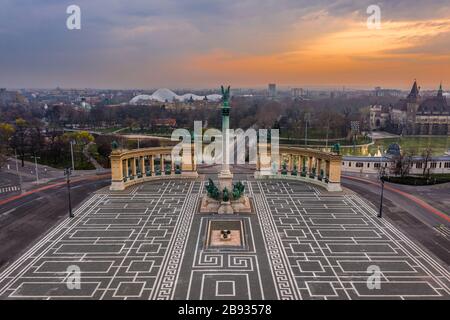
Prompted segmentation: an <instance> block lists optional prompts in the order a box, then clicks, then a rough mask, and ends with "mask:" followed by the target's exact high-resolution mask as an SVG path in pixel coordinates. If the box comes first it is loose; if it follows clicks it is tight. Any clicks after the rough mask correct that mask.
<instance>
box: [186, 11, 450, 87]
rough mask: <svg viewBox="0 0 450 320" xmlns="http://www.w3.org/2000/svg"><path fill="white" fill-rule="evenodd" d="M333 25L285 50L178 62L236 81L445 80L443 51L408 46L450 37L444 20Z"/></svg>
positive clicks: (448, 75)
mask: <svg viewBox="0 0 450 320" xmlns="http://www.w3.org/2000/svg"><path fill="white" fill-rule="evenodd" d="M332 24H336V21H335V20H334V21H333V22H332ZM339 26H340V29H339V30H337V31H335V32H326V33H322V34H320V35H319V36H316V37H310V38H308V39H306V40H305V39H304V41H303V43H301V44H299V45H297V46H296V45H295V42H294V41H292V40H291V41H290V47H291V50H287V51H285V52H279V53H275V54H270V55H242V54H236V53H234V52H230V51H227V50H223V49H216V50H213V51H211V52H208V53H206V54H202V55H196V56H191V57H190V58H189V59H188V62H187V63H185V64H184V66H185V68H188V69H189V70H191V71H192V70H196V72H197V76H200V77H203V78H211V79H212V78H214V77H215V78H217V76H218V75H220V76H221V77H223V78H226V79H230V80H232V81H233V82H237V83H239V85H246V84H250V83H255V81H256V82H258V83H259V84H261V85H262V84H265V83H267V82H270V81H276V82H278V83H280V84H290V85H297V84H299V85H301V84H309V85H314V84H340V85H358V84H367V85H369V86H371V85H380V84H381V85H383V86H395V85H396V84H398V83H399V82H401V83H405V85H409V82H410V81H411V79H413V78H418V79H421V83H422V84H423V85H424V86H427V85H428V86H432V87H434V86H435V85H436V83H437V82H439V81H440V80H441V79H442V80H444V81H446V82H447V83H450V57H449V56H448V55H446V54H440V53H430V52H420V50H413V49H415V48H419V47H423V46H424V45H425V46H426V45H427V44H428V43H430V42H432V41H433V39H436V37H438V36H442V35H450V19H447V20H445V19H441V20H429V21H386V22H383V23H382V28H381V29H380V30H376V29H374V30H370V29H368V28H367V26H366V24H365V23H362V22H356V21H355V20H342V21H341V24H339ZM299 29H301V28H299ZM293 36H294V37H295V35H293ZM299 37H300V36H299ZM410 50H411V52H409V51H410ZM448 50H449V51H450V48H448Z"/></svg>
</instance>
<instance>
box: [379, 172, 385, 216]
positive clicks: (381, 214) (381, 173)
mask: <svg viewBox="0 0 450 320" xmlns="http://www.w3.org/2000/svg"><path fill="white" fill-rule="evenodd" d="M380 182H381V198H380V209H379V211H378V218H382V217H383V196H384V168H380Z"/></svg>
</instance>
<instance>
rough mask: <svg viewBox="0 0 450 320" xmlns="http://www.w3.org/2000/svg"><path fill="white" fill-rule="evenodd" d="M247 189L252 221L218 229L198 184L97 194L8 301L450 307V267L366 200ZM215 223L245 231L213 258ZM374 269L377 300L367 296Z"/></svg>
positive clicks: (10, 280)
mask: <svg viewBox="0 0 450 320" xmlns="http://www.w3.org/2000/svg"><path fill="white" fill-rule="evenodd" d="M245 185H246V192H247V194H248V195H249V197H250V198H251V199H252V200H253V206H254V211H255V214H245V215H233V216H226V215H225V216H224V215H221V216H220V217H218V216H217V215H204V214H198V207H199V202H200V197H201V196H202V195H203V193H204V192H205V191H204V182H201V181H188V180H180V181H174V180H172V181H160V182H155V183H146V184H142V185H138V186H135V187H133V188H132V189H130V190H131V191H127V192H107V191H101V192H98V193H97V194H95V195H93V196H92V197H91V198H90V199H89V200H87V201H86V202H85V203H84V204H83V205H82V206H81V207H80V208H79V209H78V210H77V211H76V212H75V218H73V219H70V220H69V219H66V220H64V221H63V222H62V223H61V224H60V225H59V226H57V227H56V228H54V229H53V230H51V231H50V232H49V233H48V234H47V235H45V236H44V237H43V238H42V239H41V240H40V241H39V242H38V243H37V244H36V245H34V246H33V247H32V248H31V249H30V250H28V251H27V252H26V253H25V254H24V255H23V256H22V257H21V258H19V259H18V260H17V261H15V262H14V263H13V264H11V265H10V266H9V267H8V268H7V269H6V270H4V271H3V273H2V274H0V298H1V299H61V298H63V299H67V298H81V299H196V300H197V299H365V298H371V299H373V298H383V299H426V298H433V299H436V298H442V299H450V290H449V287H450V273H449V271H448V269H447V268H448V266H443V265H441V264H440V263H439V262H438V261H436V260H435V259H434V258H432V257H431V256H430V255H429V254H428V253H427V252H425V251H424V250H423V249H422V248H421V247H419V246H418V245H416V244H415V243H414V242H412V241H411V240H410V239H408V238H407V237H406V236H405V235H404V234H403V233H401V232H400V231H399V230H398V229H396V228H395V227H394V226H393V225H391V224H390V223H389V222H388V221H386V220H385V219H378V218H377V217H376V212H375V211H374V210H373V209H372V208H371V207H370V206H369V205H368V204H367V201H364V200H363V199H361V198H360V197H359V196H357V195H353V194H338V195H336V194H331V193H328V192H325V191H323V190H319V189H317V188H314V187H312V186H310V185H307V184H304V183H301V182H292V181H289V182H288V181H276V180H273V181H264V182H260V181H246V182H245ZM215 219H220V220H227V219H229V220H233V221H239V223H240V224H241V225H242V226H243V230H244V235H243V238H242V239H241V240H242V245H240V246H237V247H227V248H223V249H217V248H214V247H211V246H207V243H206V242H207V228H208V223H209V222H210V221H211V220H215ZM73 266H76V267H77V268H79V271H80V273H79V275H80V287H79V288H69V287H68V282H70V281H71V280H72V279H73V274H72V273H71V272H70V271H68V270H69V269H70V268H71V267H73ZM373 267H375V268H377V271H378V276H379V277H378V278H379V280H380V281H379V289H377V288H374V289H370V288H369V286H368V285H367V280H368V278H369V277H370V276H371V273H368V268H373ZM68 268H69V269H68Z"/></svg>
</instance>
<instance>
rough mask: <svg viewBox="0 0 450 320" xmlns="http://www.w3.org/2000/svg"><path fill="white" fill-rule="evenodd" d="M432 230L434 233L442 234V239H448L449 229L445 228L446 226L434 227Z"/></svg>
mask: <svg viewBox="0 0 450 320" xmlns="http://www.w3.org/2000/svg"><path fill="white" fill-rule="evenodd" d="M434 229H435V230H436V231H438V232H439V233H440V234H442V235H443V236H444V237H446V238H447V237H450V229H449V228H447V227H446V226H444V225H440V226H436V227H434Z"/></svg>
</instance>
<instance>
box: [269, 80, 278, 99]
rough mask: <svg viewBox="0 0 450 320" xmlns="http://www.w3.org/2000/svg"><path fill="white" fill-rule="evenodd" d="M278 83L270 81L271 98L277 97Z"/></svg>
mask: <svg viewBox="0 0 450 320" xmlns="http://www.w3.org/2000/svg"><path fill="white" fill-rule="evenodd" d="M276 96H277V85H276V84H275V83H269V98H276Z"/></svg>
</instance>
